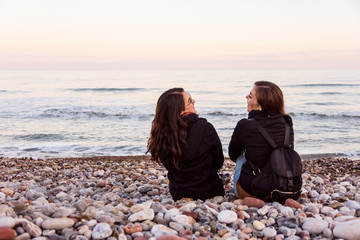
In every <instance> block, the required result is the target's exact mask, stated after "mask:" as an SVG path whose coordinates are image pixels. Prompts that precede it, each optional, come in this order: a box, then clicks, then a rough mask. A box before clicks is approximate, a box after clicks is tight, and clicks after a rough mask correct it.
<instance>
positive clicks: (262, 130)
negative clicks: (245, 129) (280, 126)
mask: <svg viewBox="0 0 360 240" xmlns="http://www.w3.org/2000/svg"><path fill="white" fill-rule="evenodd" d="M252 119H253V120H254V123H255V126H256V128H257V129H258V130H259V132H260V133H261V134H262V135H263V136H264V138H265V139H266V141H268V143H269V144H270V145H271V146H272V147H273V148H274V149H276V148H277V147H278V146H277V145H276V143H275V142H274V140H272V138H271V137H270V135H269V134H268V133H267V132H266V130H265V129H264V128H263V126H261V125H260V123H259V122H258V121H256V119H254V118H252ZM285 141H286V133H285Z"/></svg>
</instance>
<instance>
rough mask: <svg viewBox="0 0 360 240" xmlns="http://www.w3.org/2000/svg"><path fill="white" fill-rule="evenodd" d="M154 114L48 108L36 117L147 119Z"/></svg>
mask: <svg viewBox="0 0 360 240" xmlns="http://www.w3.org/2000/svg"><path fill="white" fill-rule="evenodd" d="M153 116H154V114H153V113H152V112H151V113H148V114H145V113H144V114H142V113H139V112H136V111H133V110H130V109H124V110H123V112H119V111H113V112H111V111H106V109H105V110H102V109H100V110H95V111H94V110H86V109H69V108H65V109H57V108H53V109H48V110H45V111H44V112H43V113H41V114H40V115H38V116H37V118H60V119H84V118H86V119H90V118H95V119H99V118H117V119H125V118H141V119H147V118H150V117H153Z"/></svg>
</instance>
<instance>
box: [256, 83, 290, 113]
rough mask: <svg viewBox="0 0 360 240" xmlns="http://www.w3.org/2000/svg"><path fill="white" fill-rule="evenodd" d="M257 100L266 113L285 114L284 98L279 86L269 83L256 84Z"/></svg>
mask: <svg viewBox="0 0 360 240" xmlns="http://www.w3.org/2000/svg"><path fill="white" fill-rule="evenodd" d="M254 85H255V92H256V99H257V102H258V103H259V105H260V106H261V111H263V112H264V113H266V114H268V113H273V112H280V113H281V114H282V115H283V116H284V115H286V113H285V106H284V96H283V93H282V91H281V89H280V88H279V86H278V85H276V84H275V83H272V82H268V81H257V82H255V83H254Z"/></svg>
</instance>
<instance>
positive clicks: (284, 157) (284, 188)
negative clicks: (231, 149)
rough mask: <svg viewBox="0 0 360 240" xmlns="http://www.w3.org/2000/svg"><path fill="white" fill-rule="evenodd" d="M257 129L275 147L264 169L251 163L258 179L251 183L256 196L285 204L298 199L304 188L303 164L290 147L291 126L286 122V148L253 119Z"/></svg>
mask: <svg viewBox="0 0 360 240" xmlns="http://www.w3.org/2000/svg"><path fill="white" fill-rule="evenodd" d="M253 120H254V122H255V123H256V124H255V125H256V128H257V129H258V130H259V132H260V133H261V134H262V135H263V136H264V138H265V139H266V140H267V141H268V142H269V144H270V145H271V146H272V147H273V149H274V150H273V151H272V153H271V155H270V158H269V160H268V161H267V163H266V164H265V166H264V167H263V168H262V169H259V168H257V167H256V166H254V165H253V164H252V163H251V162H250V166H251V168H252V172H253V174H254V175H256V177H255V178H254V179H253V181H252V183H251V189H252V192H253V194H254V195H255V196H259V197H260V198H262V199H264V200H266V201H271V202H273V201H277V202H279V203H284V202H285V200H286V199H288V198H292V199H295V200H296V199H298V198H299V196H300V194H301V187H302V177H301V172H302V163H301V158H300V156H299V154H298V153H297V152H296V151H295V150H294V149H293V148H292V147H291V146H290V143H289V138H290V126H289V123H288V122H286V121H285V119H284V122H285V127H286V128H285V140H284V146H277V145H276V144H275V142H274V141H273V140H272V139H271V137H270V136H269V134H268V133H267V132H266V130H265V129H264V128H263V127H262V126H261V125H260V124H259V122H257V121H256V120H255V119H253Z"/></svg>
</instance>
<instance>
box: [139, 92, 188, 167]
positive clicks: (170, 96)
mask: <svg viewBox="0 0 360 240" xmlns="http://www.w3.org/2000/svg"><path fill="white" fill-rule="evenodd" d="M183 92H184V89H183V88H172V89H169V90H167V91H165V92H164V93H163V94H161V96H160V97H159V100H158V101H157V105H156V112H155V117H154V120H153V121H152V126H151V132H150V138H149V140H148V143H147V152H146V153H149V152H150V154H151V159H152V160H154V161H156V162H161V163H162V164H164V165H168V164H173V165H174V166H175V167H176V168H178V167H179V161H180V159H181V157H182V151H183V149H184V148H185V147H186V136H187V123H186V122H185V121H184V120H183V118H182V117H181V115H180V114H181V112H182V111H184V110H185V103H184V99H183V95H182V93H183Z"/></svg>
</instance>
